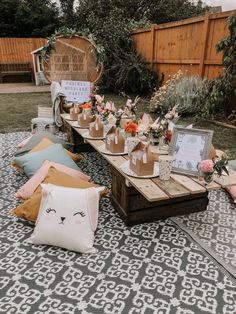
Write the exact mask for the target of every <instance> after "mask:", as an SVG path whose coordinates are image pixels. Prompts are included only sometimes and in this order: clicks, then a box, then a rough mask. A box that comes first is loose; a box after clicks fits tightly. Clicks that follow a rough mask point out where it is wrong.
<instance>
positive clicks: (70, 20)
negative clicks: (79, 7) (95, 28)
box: [60, 0, 75, 27]
mask: <svg viewBox="0 0 236 314" xmlns="http://www.w3.org/2000/svg"><path fill="white" fill-rule="evenodd" d="M74 3H75V0H60V5H61V10H62V14H63V15H62V19H63V20H62V25H65V26H67V27H73V26H74V23H75V11H74Z"/></svg>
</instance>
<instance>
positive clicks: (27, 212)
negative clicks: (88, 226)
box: [11, 167, 108, 222]
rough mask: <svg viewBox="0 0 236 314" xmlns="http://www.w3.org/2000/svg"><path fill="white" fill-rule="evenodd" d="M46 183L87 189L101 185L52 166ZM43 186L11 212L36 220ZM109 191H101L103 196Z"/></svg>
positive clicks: (104, 189) (104, 188)
mask: <svg viewBox="0 0 236 314" xmlns="http://www.w3.org/2000/svg"><path fill="white" fill-rule="evenodd" d="M43 183H44V184H48V183H51V184H54V185H58V186H64V187H70V188H80V189H86V188H90V187H99V185H97V184H94V183H91V182H86V181H83V180H80V179H75V178H73V177H71V176H70V175H68V174H66V173H64V172H61V171H58V170H57V169H55V168H53V167H51V168H50V169H49V171H48V174H47V176H46V178H45V179H44V181H43ZM41 190H42V189H41V186H39V187H38V188H37V189H36V190H35V192H34V193H33V195H32V196H31V197H30V198H29V199H28V200H26V201H25V202H24V203H22V204H20V205H19V206H17V207H16V208H14V209H13V210H12V211H11V214H13V215H14V216H17V217H21V218H24V219H26V220H30V221H32V222H35V221H36V219H37V216H38V211H39V206H40V201H41ZM107 193H108V189H107V188H106V187H103V191H102V192H101V196H105V195H106V194H107Z"/></svg>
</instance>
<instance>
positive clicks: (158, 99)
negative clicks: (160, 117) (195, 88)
mask: <svg viewBox="0 0 236 314" xmlns="http://www.w3.org/2000/svg"><path fill="white" fill-rule="evenodd" d="M182 77H183V72H182V71H181V70H179V71H178V72H177V73H175V74H174V75H173V76H170V77H169V79H168V80H167V81H166V82H165V84H164V85H162V86H161V87H160V88H159V89H158V90H156V91H155V92H154V94H153V96H152V98H151V100H150V111H151V112H157V113H160V114H163V110H165V108H163V105H164V103H165V101H166V97H167V95H168V94H169V93H170V92H172V93H174V85H175V84H176V82H178V81H179V80H180V79H181V78H182ZM173 105H174V104H171V106H173Z"/></svg>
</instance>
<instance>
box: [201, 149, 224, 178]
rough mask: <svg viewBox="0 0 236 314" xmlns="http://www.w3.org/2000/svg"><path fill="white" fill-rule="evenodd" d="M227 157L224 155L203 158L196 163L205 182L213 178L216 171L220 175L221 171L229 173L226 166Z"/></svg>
mask: <svg viewBox="0 0 236 314" xmlns="http://www.w3.org/2000/svg"><path fill="white" fill-rule="evenodd" d="M227 164H228V159H227V156H226V155H223V156H222V157H221V158H213V159H205V160H202V161H201V162H200V163H199V165H198V170H199V172H200V174H201V175H202V177H203V179H204V180H205V182H206V183H210V182H212V180H213V174H214V173H217V174H218V176H219V177H220V176H221V175H222V174H223V173H225V174H227V175H229V172H228V170H227V168H226V165H227Z"/></svg>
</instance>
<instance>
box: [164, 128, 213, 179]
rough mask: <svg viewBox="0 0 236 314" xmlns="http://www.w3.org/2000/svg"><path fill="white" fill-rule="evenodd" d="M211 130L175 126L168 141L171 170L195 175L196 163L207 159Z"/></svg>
mask: <svg viewBox="0 0 236 314" xmlns="http://www.w3.org/2000/svg"><path fill="white" fill-rule="evenodd" d="M212 137H213V131H211V130H201V129H187V128H184V127H178V126H176V127H175V128H174V130H173V135H172V139H171V143H170V148H169V153H170V155H172V156H173V166H172V171H173V172H177V173H182V174H187V175H194V176H197V175H198V174H199V172H198V168H197V167H198V164H199V163H200V162H201V161H202V160H204V159H208V155H209V152H210V149H211V144H212Z"/></svg>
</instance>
